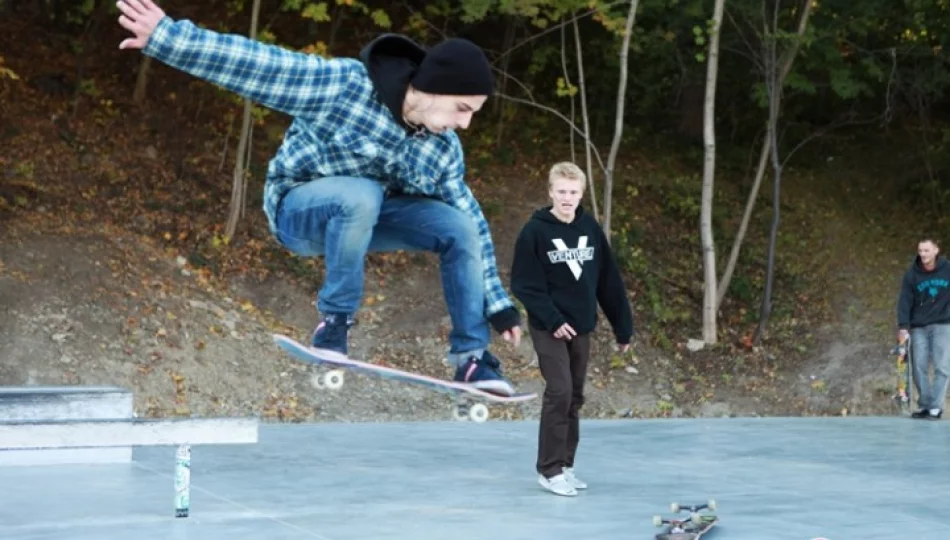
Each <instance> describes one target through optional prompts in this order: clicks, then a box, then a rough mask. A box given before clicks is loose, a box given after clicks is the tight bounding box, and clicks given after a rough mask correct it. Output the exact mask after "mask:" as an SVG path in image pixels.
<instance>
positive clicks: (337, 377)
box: [323, 369, 343, 390]
mask: <svg viewBox="0 0 950 540" xmlns="http://www.w3.org/2000/svg"><path fill="white" fill-rule="evenodd" d="M323 384H324V385H325V386H326V387H327V388H329V389H330V390H338V389H339V388H340V387H341V386H343V371H341V370H339V369H334V370H333V371H330V372H328V373H327V374H326V375H324V376H323Z"/></svg>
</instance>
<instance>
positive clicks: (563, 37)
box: [505, 20, 597, 219]
mask: <svg viewBox="0 0 950 540" xmlns="http://www.w3.org/2000/svg"><path fill="white" fill-rule="evenodd" d="M566 28H567V24H565V23H564V21H563V20H562V21H561V71H562V72H563V73H564V85H565V86H567V89H568V95H567V97H568V99H570V100H571V123H572V124H574V123H576V118H577V111H576V110H575V109H576V107H575V106H574V95H573V94H571V93H570V89H571V72H570V71H568V69H567V37H566V34H567V30H566ZM506 50H507V49H506ZM505 58H507V56H506V57H505ZM569 132H570V134H571V138H570V140H571V161H572V162H574V163H576V162H577V148H576V147H575V146H574V130H573V129H571V130H569ZM585 148H589V147H588V146H586V145H585ZM587 178H588V182H590V163H588V165H587ZM593 199H594V200H596V195H595V196H594V197H593ZM594 218H595V219H596V218H597V216H594Z"/></svg>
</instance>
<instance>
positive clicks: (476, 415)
mask: <svg viewBox="0 0 950 540" xmlns="http://www.w3.org/2000/svg"><path fill="white" fill-rule="evenodd" d="M468 415H469V417H470V418H471V419H472V421H473V422H477V423H479V424H481V423H482V422H484V421H485V420H488V407H486V406H485V404H484V403H476V404H474V405H472V408H471V409H470V410H469V411H468Z"/></svg>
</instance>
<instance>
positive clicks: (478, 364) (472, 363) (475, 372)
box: [454, 351, 515, 396]
mask: <svg viewBox="0 0 950 540" xmlns="http://www.w3.org/2000/svg"><path fill="white" fill-rule="evenodd" d="M454 380H455V382H462V383H467V384H471V385H472V386H474V387H475V388H478V389H479V390H484V391H486V392H491V393H493V394H498V395H502V396H511V395H513V394H514V393H515V389H514V387H513V386H512V385H511V383H510V382H508V381H507V380H505V377H504V375H502V369H501V362H499V361H498V359H497V358H495V356H494V355H492V354H491V353H490V352H488V351H485V352H484V353H483V354H482V357H481V358H476V357H474V356H472V357H470V358H469V359H468V361H467V362H465V363H464V364H462V365H461V366H459V367H458V368H456V370H455V378H454Z"/></svg>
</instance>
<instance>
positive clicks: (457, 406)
mask: <svg viewBox="0 0 950 540" xmlns="http://www.w3.org/2000/svg"><path fill="white" fill-rule="evenodd" d="M273 337H274V342H275V343H276V344H277V346H278V347H280V348H282V349H284V350H285V351H287V352H288V353H290V355H291V356H292V357H294V358H295V359H297V360H299V361H301V362H304V363H306V364H310V365H316V366H319V365H327V366H335V367H336V368H337V369H331V370H330V371H328V372H326V373H324V374H323V375H321V376H319V377H317V378H315V380H314V382H315V384H316V385H317V386H318V387H321V388H328V389H330V390H339V389H340V388H342V387H343V379H344V377H343V370H344V369H349V370H351V371H356V372H362V373H370V374H373V375H377V376H380V377H383V378H385V379H391V380H396V381H402V382H408V383H414V384H419V385H422V386H425V387H428V388H430V389H432V390H435V391H437V392H444V393H447V394H454V396H455V401H454V408H453V417H454V418H455V419H456V420H466V419H470V420H472V421H473V422H477V423H481V422H484V421H486V420H488V416H489V414H488V407H487V406H486V405H485V404H484V403H478V402H477V401H478V400H484V401H490V402H494V403H518V402H522V401H528V400H531V399H534V398H536V397H538V394H536V393H515V394H513V395H511V396H505V395H500V394H494V393H492V392H488V391H485V390H480V389H478V388H475V387H473V386H471V385H469V384H465V383H459V382H455V381H447V380H443V379H436V378H435V377H428V376H426V375H421V374H419V373H412V372H410V371H403V370H401V369H395V368H391V367H386V366H377V365H376V364H370V363H367V362H360V361H359V360H353V359H350V358H343V357H340V358H336V357H332V356H330V355H321V354H320V351H318V350H316V349H314V348H313V347H310V346H307V345H303V344H301V343H298V342H297V341H295V340H293V339H291V338H289V337H287V336H284V335H281V334H274V336H273ZM473 402H474V403H473Z"/></svg>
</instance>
